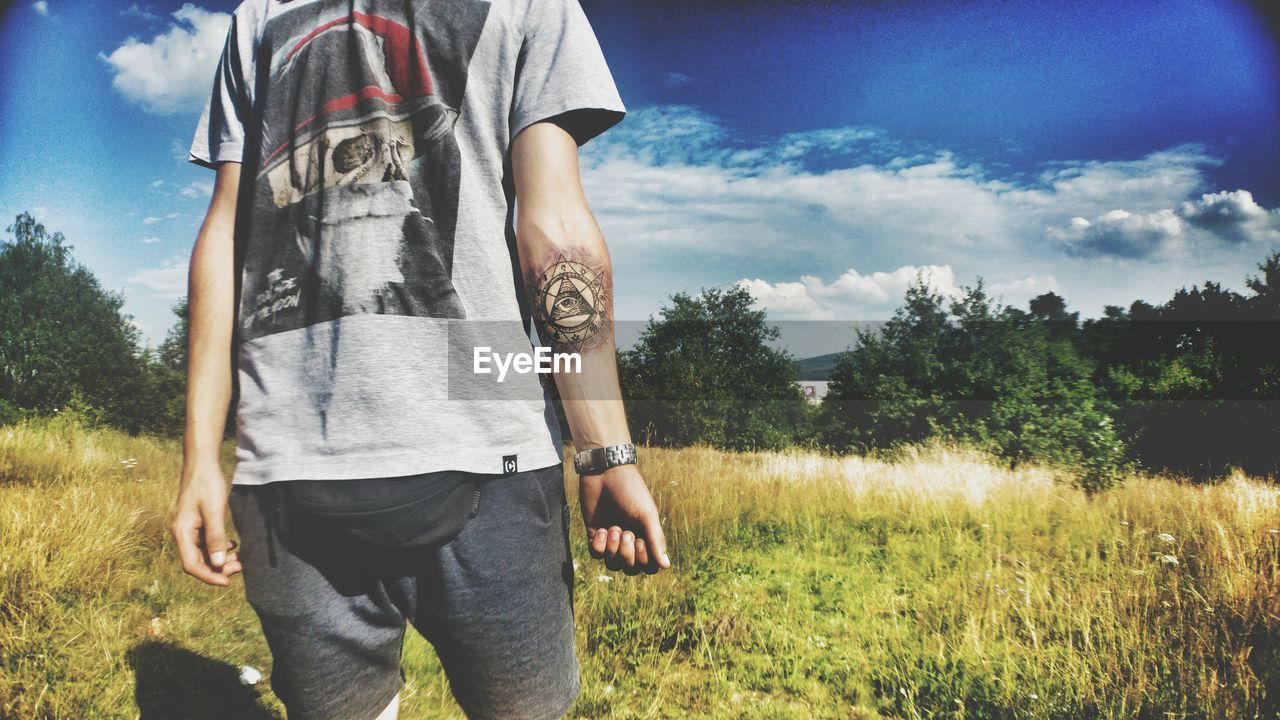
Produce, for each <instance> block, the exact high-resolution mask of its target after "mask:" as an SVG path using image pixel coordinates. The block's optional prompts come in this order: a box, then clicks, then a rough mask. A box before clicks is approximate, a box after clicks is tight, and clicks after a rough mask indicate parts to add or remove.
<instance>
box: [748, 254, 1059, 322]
mask: <svg viewBox="0 0 1280 720" xmlns="http://www.w3.org/2000/svg"><path fill="white" fill-rule="evenodd" d="M917 274H919V276H920V277H923V278H924V280H925V282H926V284H927V285H928V287H929V288H930V290H932V291H933V292H935V293H937V294H939V295H941V296H942V297H943V300H944V302H949V301H951V300H955V299H958V298H959V297H960V296H961V295H962V293H963V289H962V288H961V287H960V284H958V283H957V281H956V274H955V271H954V270H953V269H952V268H951V267H950V266H949V265H928V266H912V265H907V266H903V267H900V268H898V269H896V270H893V271H890V272H873V273H870V274H867V275H863V274H862V273H859V272H858V271H857V270H855V269H853V268H850V269H849V270H848V271H846V272H845V273H844V274H843V275H841V276H840V277H838V278H836V279H835V280H834V281H832V282H830V283H827V282H824V281H823V280H821V279H820V278H817V277H815V276H813V275H802V276H801V277H800V281H799V282H776V283H771V282H768V281H765V280H760V279H758V278H757V279H743V280H739V281H738V282H736V283H734V284H735V285H738V286H740V287H744V288H746V289H747V290H748V291H749V292H750V293H751V295H752V296H753V297H754V298H755V299H756V305H757V306H758V307H761V308H763V309H766V310H768V312H769V318H770V319H771V320H883V319H886V318H888V317H890V316H892V315H893V312H894V310H895V309H896V308H898V307H899V306H900V305H901V304H902V300H903V298H904V297H905V295H906V292H907V288H908V287H909V286H910V285H911V284H912V283H914V282H915V280H916V277H917ZM1057 288H1058V283H1057V281H1056V280H1055V279H1054V278H1053V276H1052V275H1047V276H1033V277H1024V278H1017V279H1014V280H1010V281H1007V282H997V283H994V284H987V285H986V290H987V293H988V294H989V295H991V296H993V297H995V298H996V299H998V300H999V301H1000V302H1002V303H1004V304H1015V305H1019V304H1025V302H1026V301H1027V300H1030V299H1031V298H1033V297H1035V296H1036V295H1040V294H1042V293H1045V292H1049V291H1056V290H1057Z"/></svg>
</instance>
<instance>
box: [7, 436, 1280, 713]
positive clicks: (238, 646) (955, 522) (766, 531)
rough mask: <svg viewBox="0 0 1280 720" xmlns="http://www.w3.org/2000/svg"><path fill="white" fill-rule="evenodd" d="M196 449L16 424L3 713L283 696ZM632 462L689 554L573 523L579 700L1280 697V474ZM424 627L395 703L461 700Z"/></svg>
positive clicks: (1032, 708) (894, 707)
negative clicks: (178, 546)
mask: <svg viewBox="0 0 1280 720" xmlns="http://www.w3.org/2000/svg"><path fill="white" fill-rule="evenodd" d="M131 459H132V460H131ZM122 461H123V462H122ZM180 466H181V456H180V449H179V446H178V445H177V444H176V443H174V442H171V441H161V440H155V439H148V438H130V437H128V436H125V435H122V434H118V433H114V432H110V431H84V430H81V429H79V428H78V427H77V426H75V425H74V423H72V422H69V421H64V422H55V423H53V424H51V425H47V426H46V425H24V426H14V427H4V428H0V570H2V571H0V716H2V717H5V718H9V717H13V718H97V717H113V718H114V717H121V718H133V717H139V716H141V717H143V718H170V717H199V718H203V717H209V718H215V717H216V718H236V717H248V718H258V717H262V718H269V717H280V707H279V705H278V704H277V703H275V701H274V699H273V698H272V696H271V694H270V692H269V690H268V689H267V688H266V687H265V685H266V683H265V682H264V683H262V684H260V685H259V686H258V687H245V686H242V685H241V684H240V683H239V682H238V680H237V677H236V676H237V673H238V668H239V666H240V665H246V664H247V665H253V666H255V667H258V668H261V669H262V670H264V671H266V670H267V669H268V668H269V662H270V658H269V655H268V653H267V651H266V647H265V643H264V642H263V640H262V638H261V634H260V632H259V629H258V626H257V622H256V618H255V617H254V616H253V614H252V611H251V610H250V609H249V608H248V607H247V605H246V604H245V603H244V601H243V598H242V596H241V594H240V589H239V584H238V582H237V583H236V584H235V585H234V586H233V587H232V588H231V589H230V590H220V589H217V588H209V587H205V586H202V585H200V584H199V583H197V582H196V581H194V580H192V579H191V578H189V577H187V576H185V575H183V574H182V572H181V570H180V568H179V567H178V563H177V560H176V558H175V557H174V553H173V548H172V545H171V543H170V542H169V540H168V536H167V530H166V526H167V517H168V512H169V508H170V506H171V503H172V501H173V493H174V488H175V482H176V478H177V475H178V471H179V468H180ZM641 466H642V469H643V470H644V472H645V475H646V478H647V479H648V480H649V482H650V483H651V485H652V487H653V489H654V494H655V496H656V497H657V499H658V502H659V506H660V507H661V508H662V509H663V513H664V516H665V519H666V526H667V528H668V532H669V534H670V536H671V541H672V550H673V552H672V555H673V560H674V562H675V567H674V568H673V571H672V572H669V573H663V574H661V575H658V576H655V577H646V576H641V577H635V578H629V577H625V576H622V575H612V576H610V575H608V574H606V572H605V571H604V570H603V568H601V567H600V566H598V565H595V564H593V563H592V562H591V561H590V560H589V558H588V556H587V554H586V552H585V548H584V545H583V542H582V539H581V538H579V537H578V536H577V534H576V533H575V535H574V554H575V557H576V558H577V559H578V563H579V570H578V573H577V580H576V585H575V596H576V607H577V617H578V625H579V629H578V640H579V651H580V658H581V660H582V666H583V680H584V690H583V693H582V696H581V698H580V700H579V703H578V705H577V706H576V707H575V708H574V711H573V715H574V716H575V717H628V718H630V717H635V718H640V717H653V718H659V717H666V718H684V717H708V718H730V717H732V718H737V717H752V718H781V717H794V718H810V717H832V718H850V717H854V718H859V717H861V718H880V717H884V718H1023V717H1025V718H1041V717H1046V718H1048V717H1053V718H1087V717H1114V718H1131V717H1142V718H1199V717H1205V718H1209V717H1212V718H1219V717H1221V718H1246V717H1254V718H1266V717H1275V716H1276V711H1277V708H1278V707H1280V585H1278V583H1277V580H1278V579H1280V490H1278V489H1277V487H1276V486H1275V485H1274V484H1272V483H1271V482H1270V481H1269V480H1259V479H1251V478H1246V477H1243V476H1240V475H1238V474H1237V475H1234V476H1232V477H1231V478H1228V479H1226V480H1224V481H1223V482H1220V483H1217V484H1214V485H1208V486H1191V485H1185V484H1180V483H1178V482H1175V481H1174V480H1172V479H1168V478H1153V477H1133V478H1130V479H1129V480H1128V481H1127V482H1126V483H1125V484H1124V486H1123V487H1120V488H1118V489H1115V490H1111V491H1107V492H1103V493H1100V494H1098V495H1095V496H1092V497H1089V496H1086V495H1085V494H1084V493H1082V492H1080V491H1078V490H1076V489H1074V488H1073V487H1071V485H1070V483H1069V480H1070V478H1069V477H1068V476H1066V475H1065V474H1064V473H1062V472H1061V471H1057V470H1054V469H1051V468H1043V467H1038V466H1022V467H1019V468H1018V469H1016V470H1009V469H1005V468H1001V467H999V466H998V465H997V464H994V463H992V462H990V461H989V459H988V458H986V457H985V456H983V455H981V454H978V453H975V452H971V451H967V450H964V449H960V448H955V447H947V446H943V445H930V446H925V447H918V448H913V449H910V450H908V451H906V452H904V453H901V454H899V455H897V456H895V457H894V458H892V459H876V458H862V457H848V458H835V457H824V456H819V455H813V454H805V453H746V454H725V453H721V452H717V451H714V450H710V449H706V448H690V449H682V450H658V449H642V453H641ZM228 469H230V465H229V464H228ZM568 480H569V477H566V481H568ZM570 488H571V491H572V483H570ZM576 527H577V526H576V525H575V528H576ZM606 577H608V578H610V579H608V580H605V579H603V578H606ZM410 637H411V640H410V641H409V642H408V644H407V646H406V652H405V663H406V671H407V674H408V675H409V677H410V683H409V686H408V687H407V688H406V691H405V700H404V704H403V710H402V717H405V718H437V717H461V714H460V713H459V711H458V710H457V708H456V706H455V705H454V704H453V703H452V701H451V700H450V699H449V697H448V692H447V683H446V682H445V680H444V678H443V675H442V673H441V672H440V670H439V668H438V666H437V665H436V663H435V661H434V658H433V656H432V654H431V652H430V648H429V646H428V645H427V644H426V643H425V642H423V641H422V640H421V639H420V638H416V636H413V635H412V634H410Z"/></svg>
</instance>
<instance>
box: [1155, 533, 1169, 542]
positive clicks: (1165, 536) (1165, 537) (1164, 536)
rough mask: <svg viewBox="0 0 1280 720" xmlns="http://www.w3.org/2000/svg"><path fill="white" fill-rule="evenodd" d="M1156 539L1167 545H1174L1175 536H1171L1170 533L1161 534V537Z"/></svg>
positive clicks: (1158, 536)
mask: <svg viewBox="0 0 1280 720" xmlns="http://www.w3.org/2000/svg"><path fill="white" fill-rule="evenodd" d="M1156 539H1157V540H1159V541H1160V542H1162V543H1164V544H1165V545H1172V544H1173V536H1172V535H1170V534H1169V533H1160V534H1159V535H1157V536H1156Z"/></svg>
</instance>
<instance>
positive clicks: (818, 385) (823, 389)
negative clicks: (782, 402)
mask: <svg viewBox="0 0 1280 720" xmlns="http://www.w3.org/2000/svg"><path fill="white" fill-rule="evenodd" d="M795 383H796V385H799V386H800V392H802V393H804V399H805V401H806V402H808V403H810V404H812V405H817V404H818V403H820V402H822V398H824V397H826V396H827V388H828V386H830V385H831V381H830V380H796V381H795Z"/></svg>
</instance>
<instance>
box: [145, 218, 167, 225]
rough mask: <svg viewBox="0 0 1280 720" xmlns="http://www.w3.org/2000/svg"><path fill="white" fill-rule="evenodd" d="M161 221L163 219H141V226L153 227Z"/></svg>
mask: <svg viewBox="0 0 1280 720" xmlns="http://www.w3.org/2000/svg"><path fill="white" fill-rule="evenodd" d="M162 219H163V218H158V217H144V218H142V224H143V225H154V224H155V223H158V222H160V221H161V220H162Z"/></svg>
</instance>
